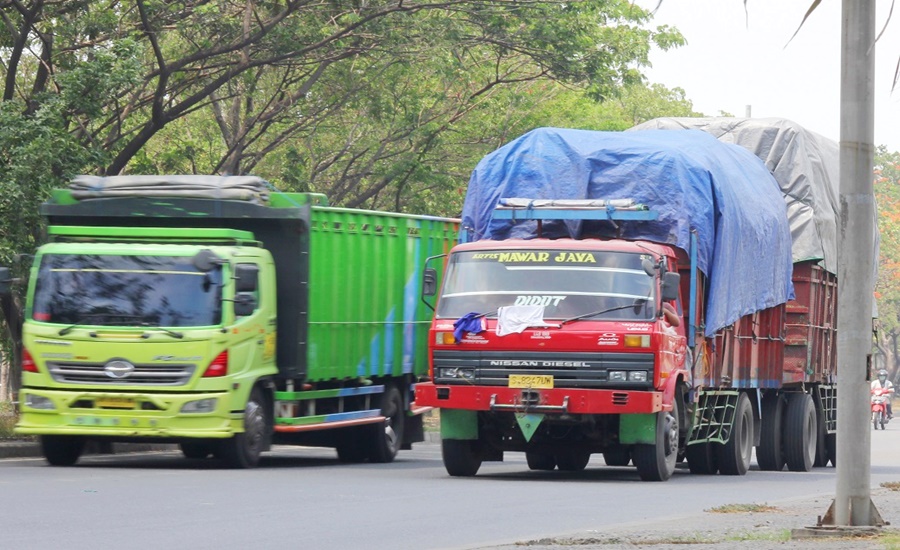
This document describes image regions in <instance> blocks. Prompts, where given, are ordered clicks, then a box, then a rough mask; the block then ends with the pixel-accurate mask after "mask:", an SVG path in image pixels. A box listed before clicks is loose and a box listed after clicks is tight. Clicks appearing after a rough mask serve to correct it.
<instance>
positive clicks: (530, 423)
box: [516, 413, 544, 442]
mask: <svg viewBox="0 0 900 550" xmlns="http://www.w3.org/2000/svg"><path fill="white" fill-rule="evenodd" d="M543 420H544V415H543V414H526V413H516V422H518V423H519V429H520V430H522V435H523V436H525V441H526V442H528V441H531V437H532V436H533V435H534V432H536V431H537V429H538V426H540V425H541V422H542V421H543Z"/></svg>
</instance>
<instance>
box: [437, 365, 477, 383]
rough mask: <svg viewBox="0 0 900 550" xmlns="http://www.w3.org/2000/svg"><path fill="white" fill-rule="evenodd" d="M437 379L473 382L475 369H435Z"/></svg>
mask: <svg viewBox="0 0 900 550" xmlns="http://www.w3.org/2000/svg"><path fill="white" fill-rule="evenodd" d="M437 377H438V378H441V379H443V378H451V379H456V380H469V381H471V380H475V369H463V368H459V367H441V368H439V369H437Z"/></svg>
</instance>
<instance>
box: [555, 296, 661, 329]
mask: <svg viewBox="0 0 900 550" xmlns="http://www.w3.org/2000/svg"><path fill="white" fill-rule="evenodd" d="M646 303H647V299H646V298H637V299H636V300H635V301H634V303H632V304H625V305H623V306H616V307H608V308H606V309H601V310H599V311H592V312H590V313H585V314H583V315H576V316H575V317H570V318H568V319H564V320H563V321H561V322H560V323H559V326H563V325H565V324H566V323H571V322H572V321H578V320H580V319H586V318H588V317H593V316H594V315H602V314H604V313H609V312H611V311H619V310H620V309H628V308H630V307H634V308H636V307H638V306H643V305H644V304H646Z"/></svg>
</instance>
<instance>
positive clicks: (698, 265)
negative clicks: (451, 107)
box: [415, 129, 837, 481]
mask: <svg viewBox="0 0 900 550" xmlns="http://www.w3.org/2000/svg"><path fill="white" fill-rule="evenodd" d="M495 153H496V154H494V153H492V155H493V156H492V155H489V156H488V157H486V158H485V159H484V160H483V161H482V163H480V164H479V166H478V167H477V168H476V170H475V173H473V176H472V180H471V181H470V187H469V191H468V193H467V198H466V205H465V206H464V210H463V228H464V230H463V232H462V233H461V237H460V241H461V242H460V244H458V245H457V246H456V247H454V248H453V249H452V250H451V252H450V254H449V256H448V257H447V260H446V270H445V273H444V279H443V285H442V287H441V288H440V292H439V293H438V292H437V289H436V287H435V285H428V284H426V285H425V292H426V294H428V293H432V292H433V293H436V294H438V300H437V306H436V310H435V315H434V320H433V323H432V327H431V331H430V338H429V342H430V344H429V346H430V349H429V356H430V362H431V363H430V367H431V371H430V373H431V382H428V383H420V384H418V385H417V386H416V389H415V396H416V404H417V405H418V406H433V407H439V408H440V419H441V437H442V451H443V460H444V465H445V467H446V469H447V472H448V473H449V474H450V475H452V476H471V475H475V474H476V473H477V471H478V470H479V468H480V466H481V464H482V462H484V461H496V460H502V459H503V453H504V452H507V451H519V452H525V455H526V459H527V463H528V467H529V468H530V469H533V470H553V469H557V468H558V469H559V470H563V471H576V470H581V469H583V468H585V467H586V466H587V464H588V462H589V460H590V457H591V454H593V453H602V454H603V458H604V460H605V462H606V464H607V465H609V466H627V465H629V464H632V463H633V464H634V466H635V467H636V469H637V472H638V474H639V476H640V478H641V479H642V480H646V481H664V480H667V479H669V478H670V477H671V475H672V474H673V472H674V471H675V466H676V463H678V462H680V461H682V460H685V459H686V460H687V463H688V467H689V469H690V471H691V472H692V473H695V474H715V473H722V474H727V475H743V474H745V473H746V472H747V469H748V467H749V464H750V459H751V452H752V449H753V446H756V450H757V461H758V463H759V466H760V467H761V468H762V469H771V470H780V469H782V468H783V467H784V466H785V464H786V465H787V466H788V468H789V469H791V470H797V471H806V470H809V469H810V468H811V467H812V466H813V465H814V464H817V465H825V463H827V461H828V460H829V459H831V460H832V461H833V460H834V455H835V453H834V448H833V447H834V436H833V433H834V431H835V418H836V411H835V404H836V400H835V389H834V382H835V358H836V353H835V345H836V341H835V338H834V327H835V316H836V297H837V292H836V281H835V277H834V276H833V274H831V273H829V272H828V271H826V270H825V269H823V268H822V267H820V266H819V265H817V262H816V261H815V260H809V261H803V262H794V258H793V257H792V255H791V245H792V237H791V228H790V224H789V220H788V212H787V208H786V206H785V203H784V197H783V195H782V194H781V190H780V189H779V186H778V183H777V182H776V181H775V179H774V178H773V177H772V175H771V173H770V172H769V171H768V170H767V169H766V167H765V166H764V165H763V163H762V162H760V160H759V159H758V158H756V157H755V156H753V155H752V153H749V152H747V151H746V150H744V149H741V148H740V147H737V146H734V145H728V144H724V143H721V142H719V141H717V140H715V139H714V138H712V137H710V136H709V135H707V134H704V133H702V132H697V131H687V132H668V131H646V132H625V133H613V132H589V131H577V130H560V129H539V130H535V131H534V132H531V133H529V134H526V135H525V136H523V137H521V138H519V139H518V140H516V141H514V142H512V143H510V144H508V145H507V146H504V148H501V149H500V150H498V151H497V152H495ZM526 193H527V195H526ZM523 196H527V197H528V198H527V199H521V198H516V197H523ZM426 274H427V278H429V279H432V280H435V279H436V273H435V272H434V270H433V269H431V270H430V271H429V270H426ZM829 447H830V448H829Z"/></svg>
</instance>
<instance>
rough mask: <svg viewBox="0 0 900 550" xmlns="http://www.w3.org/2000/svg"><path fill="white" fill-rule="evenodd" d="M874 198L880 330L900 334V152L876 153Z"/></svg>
mask: <svg viewBox="0 0 900 550" xmlns="http://www.w3.org/2000/svg"><path fill="white" fill-rule="evenodd" d="M874 188H875V199H876V203H877V205H878V231H879V233H880V236H881V243H880V257H879V259H878V280H877V281H876V284H875V298H876V300H877V304H878V318H879V319H878V320H879V323H880V325H881V329H882V330H883V331H884V332H885V333H887V334H890V335H894V336H893V337H894V338H896V336H897V335H900V153H898V152H888V151H887V148H885V147H884V146H880V147H878V148H877V150H876V153H875V185H874Z"/></svg>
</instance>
